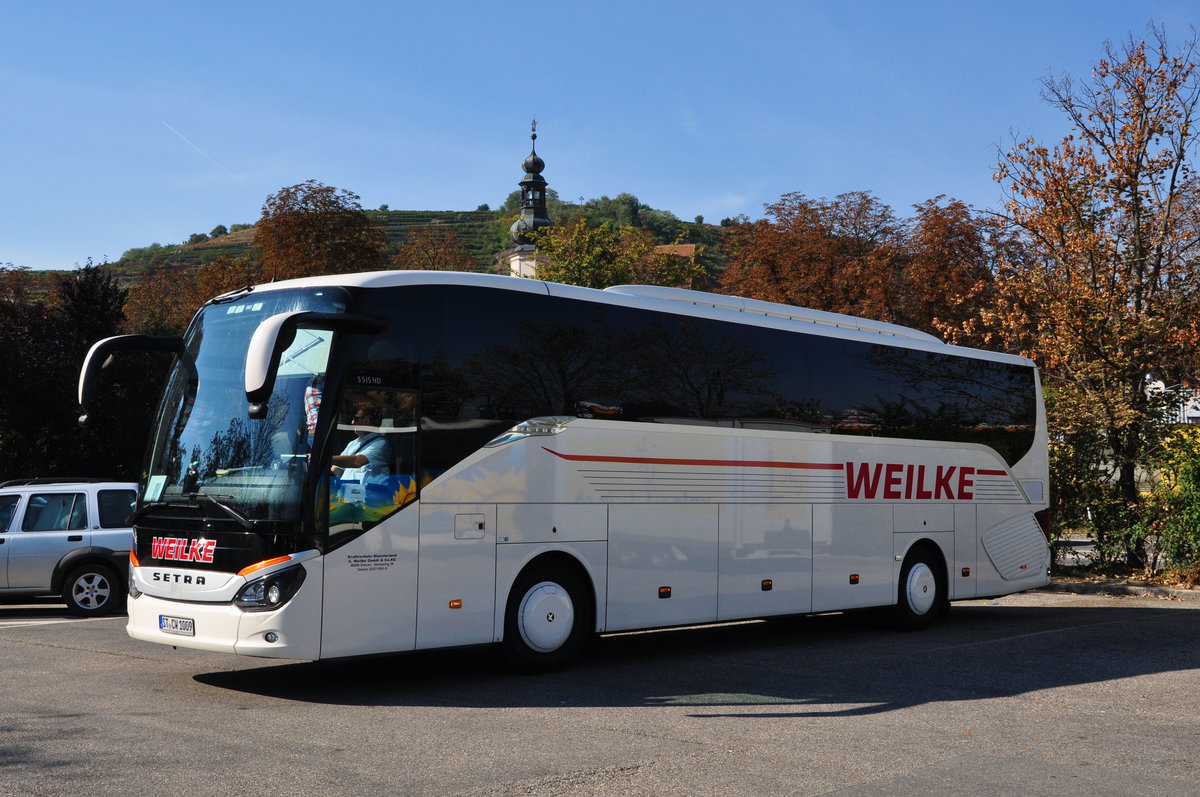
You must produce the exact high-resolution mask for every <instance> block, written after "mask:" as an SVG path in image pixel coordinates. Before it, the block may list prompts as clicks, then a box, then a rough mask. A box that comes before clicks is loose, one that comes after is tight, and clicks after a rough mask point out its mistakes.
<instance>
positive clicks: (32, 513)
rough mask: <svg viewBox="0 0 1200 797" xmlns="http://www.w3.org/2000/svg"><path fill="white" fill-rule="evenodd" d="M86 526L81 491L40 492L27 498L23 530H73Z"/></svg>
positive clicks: (84, 502)
mask: <svg viewBox="0 0 1200 797" xmlns="http://www.w3.org/2000/svg"><path fill="white" fill-rule="evenodd" d="M86 526H87V499H86V497H85V496H84V494H83V493H41V494H37V495H33V496H32V497H30V499H29V507H28V508H27V509H26V510H25V519H24V520H23V521H22V522H21V529H22V530H23V531H75V530H77V529H82V528H85V527H86Z"/></svg>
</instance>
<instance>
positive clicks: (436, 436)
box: [409, 286, 1037, 477]
mask: <svg viewBox="0 0 1200 797" xmlns="http://www.w3.org/2000/svg"><path fill="white" fill-rule="evenodd" d="M409 290H412V289H409ZM417 290H420V291H422V294H421V296H422V298H421V300H420V302H419V303H418V306H419V307H420V308H421V309H420V311H419V312H420V314H421V322H420V325H419V326H420V331H421V335H422V361H421V375H420V378H421V393H422V401H423V406H422V412H421V416H422V419H423V420H422V427H421V460H422V469H423V470H425V471H427V473H426V476H427V477H429V476H436V475H437V473H440V472H442V471H444V470H446V469H447V468H449V467H451V466H452V465H453V464H454V463H456V462H458V461H459V460H461V459H462V458H463V457H465V456H467V455H469V454H470V453H472V452H473V451H475V450H477V449H478V448H479V447H481V446H483V445H484V444H485V443H486V442H488V440H490V439H491V438H492V437H494V436H495V435H497V434H499V433H500V432H502V431H504V430H505V429H507V428H509V427H511V426H512V425H513V424H515V423H517V422H520V421H522V420H525V419H528V418H531V417H535V416H538V415H575V416H580V417H587V418H609V419H616V420H626V421H643V422H657V423H676V424H680V423H682V424H703V425H718V426H727V427H737V428H755V429H772V430H794V431H801V432H819V433H829V434H848V435H875V436H883V437H901V438H914V439H923V440H941V441H947V442H977V443H983V444H986V445H989V446H991V447H992V448H994V449H996V451H998V452H999V453H1000V454H1001V456H1003V457H1004V458H1005V460H1006V461H1008V462H1009V463H1010V464H1012V463H1014V462H1016V461H1017V460H1019V459H1020V458H1021V457H1022V456H1024V454H1025V452H1026V451H1028V450H1029V447H1030V445H1032V442H1033V434H1034V425H1035V423H1036V409H1037V407H1036V393H1035V389H1034V371H1033V369H1032V368H1031V367H1027V366H1020V365H1011V364H1007V363H996V362H990V361H984V360H977V359H973V358H967V357H960V356H952V355H948V354H945V353H941V352H936V353H935V352H926V351H921V350H918V349H908V348H904V347H901V346H892V345H883V344H878V343H868V342H861V341H853V340H845V339H840V338H834V337H824V336H820V335H815V334H797V333H795V332H787V331H783V330H775V329H766V328H761V327H754V326H747V325H742V324H732V323H728V322H723V321H713V320H708V319H701V318H693V317H690V316H686V315H675V314H671V313H659V312H653V311H645V310H640V309H632V308H627V307H619V306H612V305H603V304H592V303H589V302H578V301H573V300H567V299H557V298H551V297H547V296H543V295H540V294H526V293H517V292H508V291H496V290H486V289H480V288H464V287H461V286H455V287H449V286H436V287H435V286H428V287H424V288H420V289H417Z"/></svg>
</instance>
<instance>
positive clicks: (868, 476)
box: [846, 462, 975, 501]
mask: <svg viewBox="0 0 1200 797" xmlns="http://www.w3.org/2000/svg"><path fill="white" fill-rule="evenodd" d="M856 465H857V468H856ZM974 487H975V468H972V467H965V466H959V465H938V466H937V467H936V468H934V466H932V465H929V466H926V465H904V464H901V463H898V462H889V463H887V464H886V465H885V464H883V463H882V462H876V463H874V465H872V464H871V463H869V462H859V463H854V462H847V463H846V497H847V498H865V499H873V498H882V499H883V500H885V501H899V500H901V499H906V500H912V499H916V500H918V501H954V500H958V501H970V500H972V499H974V498H975V493H974Z"/></svg>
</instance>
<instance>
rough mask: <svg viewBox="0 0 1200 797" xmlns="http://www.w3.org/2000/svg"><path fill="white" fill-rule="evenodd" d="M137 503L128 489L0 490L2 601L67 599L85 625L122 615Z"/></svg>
mask: <svg viewBox="0 0 1200 797" xmlns="http://www.w3.org/2000/svg"><path fill="white" fill-rule="evenodd" d="M136 501H137V485H136V484H132V483H129V482H111V481H100V480H94V479H22V480H18V481H7V482H4V483H3V484H0V597H6V596H33V595H61V596H62V597H63V600H65V601H66V602H67V608H68V609H69V610H70V611H71V612H72V613H74V614H77V615H80V616H83V617H92V616H97V615H102V614H108V613H110V612H115V611H117V610H119V609H121V608H123V607H124V600H123V598H124V596H125V586H126V583H127V580H128V573H129V549H130V548H131V547H132V546H133V529H132V528H130V527H129V526H128V525H127V524H126V522H125V519H126V518H128V517H129V515H130V514H131V513H132V512H133V508H134V504H135V503H136Z"/></svg>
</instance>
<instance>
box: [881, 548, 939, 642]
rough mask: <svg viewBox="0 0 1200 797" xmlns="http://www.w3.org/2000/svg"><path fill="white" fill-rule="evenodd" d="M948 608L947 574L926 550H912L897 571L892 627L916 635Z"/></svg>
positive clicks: (931, 553) (932, 554)
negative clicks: (897, 579)
mask: <svg viewBox="0 0 1200 797" xmlns="http://www.w3.org/2000/svg"><path fill="white" fill-rule="evenodd" d="M948 607H949V601H948V600H947V587H946V572H945V569H944V568H943V567H942V565H941V562H940V559H939V557H938V556H937V555H936V554H934V553H933V552H932V551H930V549H929V547H928V546H923V545H922V546H917V547H915V548H913V549H912V550H911V551H910V552H909V554H908V556H906V557H905V558H904V566H903V567H901V568H900V583H899V588H898V590H897V596H896V605H895V607H894V609H893V612H892V619H893V622H894V624H895V625H896V626H897V627H898V628H901V629H903V630H905V631H919V630H921V629H923V628H928V627H929V626H931V625H933V623H934V622H935V621H936V620H937V619H938V618H939V617H941V616H942V614H944V613H945V611H946V609H947V608H948Z"/></svg>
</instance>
